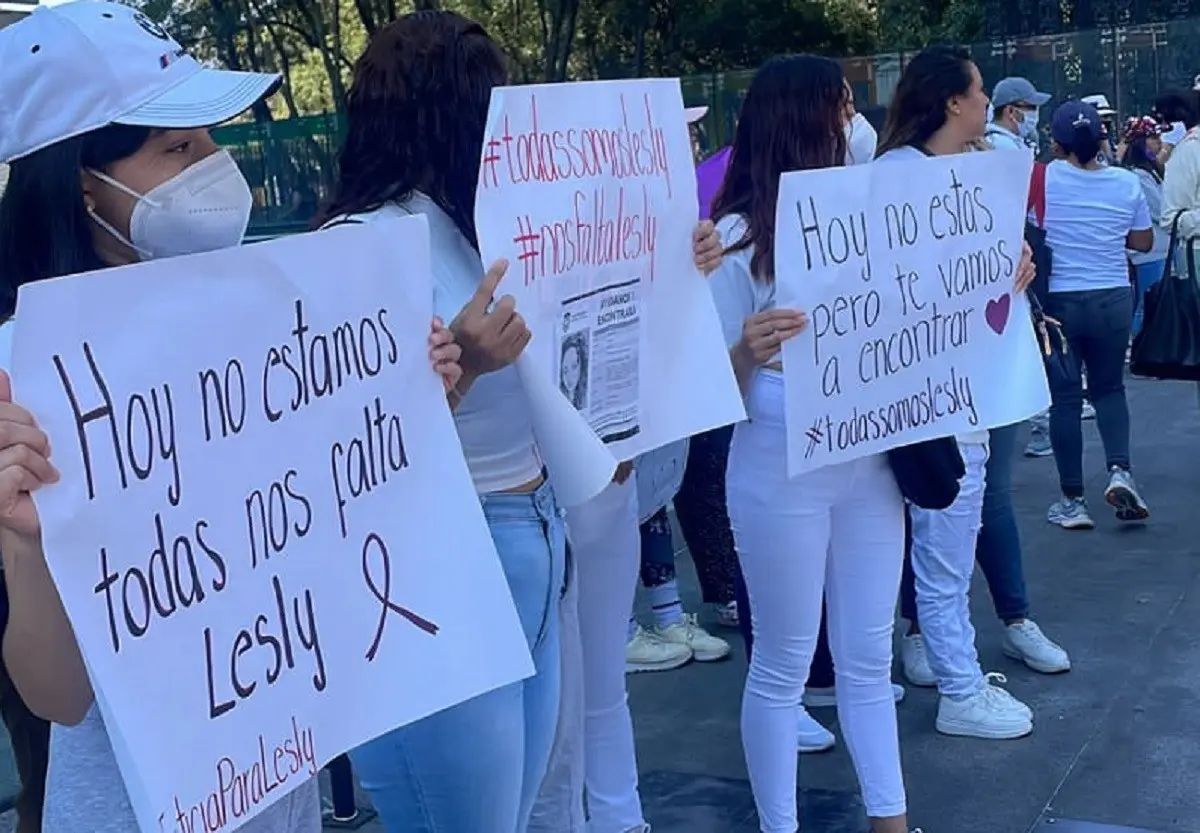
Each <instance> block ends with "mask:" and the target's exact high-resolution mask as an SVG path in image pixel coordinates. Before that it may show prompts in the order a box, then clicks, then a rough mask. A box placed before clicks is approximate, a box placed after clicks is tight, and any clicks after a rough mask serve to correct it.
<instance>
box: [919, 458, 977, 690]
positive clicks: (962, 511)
mask: <svg viewBox="0 0 1200 833" xmlns="http://www.w3.org/2000/svg"><path fill="white" fill-rule="evenodd" d="M958 448H959V451H960V452H962V457H963V462H964V463H965V464H966V468H967V473H966V474H965V475H963V479H962V483H961V485H960V486H959V491H958V497H957V498H956V499H955V501H954V503H952V504H951V505H950V507H949V508H947V509H943V510H941V511H932V510H929V509H919V508H917V507H915V506H914V507H912V508H910V510H909V514H910V517H911V518H912V568H913V575H914V577H915V578H916V581H915V586H916V589H917V616H918V618H919V619H920V621H921V634H922V635H923V636H924V638H925V651H926V653H927V655H928V656H929V669H930V670H931V671H932V672H933V674H934V676H935V677H937V681H938V691H939V692H941V693H942V694H943V695H945V696H947V697H965V696H966V695H968V694H974V693H975V692H976V691H978V690H979V689H980V687H981V686H983V685H984V679H983V671H982V670H981V669H980V667H979V655H978V654H977V653H976V652H975V628H974V627H972V625H971V607H970V595H969V594H970V590H971V576H972V575H973V574H974V572H975V542H976V539H977V538H978V537H979V527H980V526H981V520H980V518H981V514H982V512H983V490H984V486H985V485H986V484H985V480H986V470H987V460H988V446H987V443H986V442H983V443H959V446H958Z"/></svg>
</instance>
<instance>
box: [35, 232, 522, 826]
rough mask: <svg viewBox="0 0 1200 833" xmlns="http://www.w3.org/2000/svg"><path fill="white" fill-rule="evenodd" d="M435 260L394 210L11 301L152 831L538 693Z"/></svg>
mask: <svg viewBox="0 0 1200 833" xmlns="http://www.w3.org/2000/svg"><path fill="white" fill-rule="evenodd" d="M429 257H430V255H429V232H428V227H427V226H426V223H425V220H424V218H420V217H414V218H410V219H404V220H395V221H389V222H381V223H377V224H371V225H359V226H345V227H339V228H337V229H332V230H330V231H324V232H318V233H314V234H308V235H301V236H297V237H293V238H290V239H286V240H280V241H275V242H271V243H263V244H258V245H254V246H246V247H242V248H238V249H230V250H227V251H223V252H216V253H212V254H207V255H200V256H195V257H188V258H178V259H171V260H165V261H157V262H150V263H146V264H139V265H136V266H131V267H126V268H122V269H116V270H110V271H105V272H97V273H93V274H86V275H80V276H76V277H71V278H64V279H61V280H55V281H45V282H41V283H35V284H31V285H27V286H25V287H22V289H21V293H20V297H19V300H18V315H17V322H16V333H15V336H14V345H13V363H14V364H13V376H14V387H15V398H16V399H17V401H19V402H21V403H22V404H24V405H25V406H26V407H28V408H29V409H30V410H31V411H32V412H33V413H34V415H35V416H36V418H37V420H38V422H39V423H40V424H41V426H42V427H43V428H44V429H45V431H46V433H47V434H48V435H49V436H50V440H51V443H52V446H53V448H54V457H53V459H54V462H55V463H56V465H57V466H58V467H59V469H60V471H61V472H62V481H61V483H59V484H57V485H55V486H52V487H49V488H46V489H44V490H42V491H39V492H38V493H37V496H36V501H37V507H38V512H39V515H40V517H41V521H42V526H43V542H44V547H45V551H46V558H47V561H48V563H49V566H50V571H51V574H52V575H53V578H54V581H55V584H56V585H57V587H58V590H59V594H60V595H61V597H62V600H63V603H64V605H65V607H66V610H67V614H68V616H69V617H70V619H71V622H72V625H73V626H74V629H75V633H76V634H77V635H78V638H79V642H80V647H81V649H82V652H83V655H84V659H85V661H86V662H87V664H88V667H89V670H90V673H91V675H92V679H93V683H94V685H95V687H96V689H97V702H98V704H99V705H100V708H101V713H102V715H103V717H104V719H105V722H106V723H107V726H108V729H109V732H110V734H111V735H113V738H112V740H113V747H114V750H115V751H116V752H117V757H118V761H119V763H120V765H121V770H122V774H123V776H124V778H125V780H126V782H127V784H128V785H129V789H128V792H129V794H130V798H131V800H132V802H133V804H134V809H135V811H136V813H137V816H138V821H139V824H140V826H141V828H142V830H143V831H145V833H150V831H154V833H161V831H178V833H191V831H196V830H231V829H234V828H236V827H238V826H240V825H241V824H243V823H244V822H246V821H247V820H248V819H250V818H251V817H253V816H255V815H256V814H258V813H259V812H261V811H262V810H263V809H264V808H265V807H267V806H268V805H270V804H271V803H273V802H274V801H276V800H278V799H279V798H280V797H281V796H283V795H284V794H286V793H288V792H289V791H290V790H292V789H294V788H295V787H297V786H299V785H300V784H301V783H303V782H304V781H305V780H306V779H308V778H309V777H311V776H314V775H316V773H317V771H318V769H319V768H320V767H321V766H322V765H323V764H325V763H326V762H328V761H329V760H330V759H331V758H333V757H334V756H336V755H338V754H340V753H342V752H344V751H346V750H347V749H350V748H353V747H355V746H357V745H359V744H361V743H363V742H365V741H367V740H369V739H371V738H373V737H376V736H378V735H380V734H383V733H384V732H386V731H388V730H390V729H392V728H394V727H397V726H400V725H403V724H406V723H409V722H412V721H414V720H418V719H420V718H422V717H425V716H427V715H429V714H431V713H433V712H436V711H439V710H441V709H444V708H446V707H448V706H451V705H454V704H456V703H459V702H462V701H464V700H466V699H469V698H471V697H474V696H476V695H478V694H481V693H483V692H486V691H489V690H492V689H494V688H497V687H499V686H502V685H505V684H508V683H511V682H514V681H516V680H519V679H521V678H524V677H527V676H529V675H530V674H531V673H532V672H533V666H532V663H531V661H530V657H529V652H528V649H527V647H526V642H525V638H524V635H523V632H522V629H521V625H520V622H519V620H518V618H517V615H516V611H515V609H514V607H513V603H512V598H511V595H510V593H509V590H508V584H507V582H506V581H505V578H504V575H503V572H502V570H501V567H500V563H499V560H498V558H497V556H496V551H495V549H494V547H493V545H492V540H491V537H490V535H489V532H488V529H487V526H486V523H485V520H484V517H483V513H482V508H481V506H480V504H479V500H478V497H477V495H476V494H475V490H474V488H473V486H472V483H471V479H470V476H469V474H468V472H467V467H466V463H465V462H464V460H463V457H462V451H461V448H460V445H459V441H458V436H457V433H456V432H455V428H454V424H453V421H452V418H451V415H450V413H449V410H448V408H447V406H446V401H445V395H444V392H443V390H442V385H441V380H440V379H439V378H438V377H437V376H436V375H435V374H434V373H433V371H432V370H431V369H430V367H429V358H428V345H427V339H428V336H429V327H430V320H431V317H432V298H433V290H432V279H431V275H430V261H429ZM464 576H467V577H469V581H466V582H465V583H464Z"/></svg>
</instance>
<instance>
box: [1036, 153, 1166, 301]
mask: <svg viewBox="0 0 1200 833" xmlns="http://www.w3.org/2000/svg"><path fill="white" fill-rule="evenodd" d="M1044 225H1045V229H1046V243H1047V245H1049V246H1050V249H1051V251H1053V252H1054V258H1053V265H1052V266H1051V269H1050V292H1051V293H1054V292H1086V291H1088V290H1092V289H1119V288H1121V287H1126V286H1129V268H1128V266H1127V265H1126V263H1127V261H1126V254H1125V237H1126V236H1127V235H1128V234H1129V232H1131V231H1144V230H1146V229H1149V228H1151V226H1152V225H1153V223H1152V221H1151V219H1150V207H1149V206H1148V205H1147V204H1146V195H1145V194H1144V193H1142V184H1141V182H1140V181H1139V180H1138V178H1137V176H1136V175H1134V174H1133V173H1132V172H1131V171H1127V170H1125V169H1124V168H1118V167H1112V166H1109V167H1103V168H1098V169H1096V170H1086V169H1084V168H1078V167H1076V166H1074V165H1072V164H1071V163H1070V162H1066V161H1064V160H1061V159H1060V160H1057V161H1055V162H1051V163H1050V164H1049V165H1048V166H1047V167H1046V221H1045V224H1044Z"/></svg>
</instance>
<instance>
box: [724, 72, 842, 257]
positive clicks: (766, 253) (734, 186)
mask: <svg viewBox="0 0 1200 833" xmlns="http://www.w3.org/2000/svg"><path fill="white" fill-rule="evenodd" d="M846 99H847V93H846V86H845V80H844V76H843V74H842V67H841V65H840V64H838V63H837V62H836V61H831V60H830V59H828V58H821V57H819V56H816V55H791V56H787V57H782V58H772V59H771V60H769V61H767V62H766V63H765V64H763V66H762V67H761V68H760V69H759V70H758V72H757V73H756V74H755V76H754V80H753V81H751V82H750V89H749V90H747V91H746V100H745V101H744V102H742V112H741V115H740V116H739V117H738V124H737V132H736V133H735V134H734V138H733V149H732V151H731V152H730V156H729V167H728V168H727V169H726V171H725V181H724V182H723V183H722V184H721V188H720V190H719V191H718V192H717V196H716V198H715V199H714V200H713V210H712V216H713V220H714V221H720V220H721V218H723V217H726V216H729V215H739V216H742V217H744V218H745V220H746V233H745V234H744V235H742V238H741V239H740V240H738V241H737V242H736V243H733V244H732V245H731V246H730V247H729V249H728V251H730V252H736V251H740V250H743V249H747V248H753V255H751V259H750V269H751V271H752V272H753V274H754V277H755V279H756V280H763V281H772V280H774V279H775V202H776V199H777V198H778V196H779V177H780V176H782V175H783V174H784V173H786V172H788V171H803V170H810V169H814V168H830V167H833V166H835V165H844V164H845V159H846V134H845V132H844V129H843V125H842V119H843V114H844V112H845V107H846Z"/></svg>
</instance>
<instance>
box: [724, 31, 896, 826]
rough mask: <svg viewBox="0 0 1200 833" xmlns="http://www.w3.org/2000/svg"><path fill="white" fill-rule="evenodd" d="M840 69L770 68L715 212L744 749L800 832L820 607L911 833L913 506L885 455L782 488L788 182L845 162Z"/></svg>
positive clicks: (771, 822)
mask: <svg viewBox="0 0 1200 833" xmlns="http://www.w3.org/2000/svg"><path fill="white" fill-rule="evenodd" d="M847 100H848V99H847V93H846V89H845V86H844V79H843V75H842V70H841V68H840V67H839V65H838V64H837V63H836V62H834V61H831V60H828V59H826V58H818V57H813V56H808V55H801V56H791V57H786V58H775V59H773V60H771V61H768V62H767V63H766V64H765V65H764V66H763V67H762V68H761V69H760V70H759V71H758V74H757V75H756V76H755V78H754V80H753V81H752V82H751V84H750V89H749V91H748V92H747V94H746V99H745V102H744V103H743V104H742V112H741V117H740V119H739V121H738V126H737V133H736V136H735V138H734V143H733V152H732V156H731V158H730V163H729V169H728V171H727V173H726V175H725V183H724V186H723V187H722V189H721V192H720V194H719V195H718V197H717V199H716V202H715V204H714V207H713V216H714V218H716V219H717V220H718V223H717V229H718V231H719V232H721V234H722V236H723V239H724V242H725V245H726V247H727V249H726V257H725V261H724V263H723V264H722V266H721V267H720V268H719V269H718V270H717V271H716V272H715V273H714V274H713V277H712V279H711V286H712V290H713V296H714V298H715V300H716V303H717V311H718V313H719V314H720V317H721V323H722V326H723V328H724V330H725V335H726V341H727V342H728V344H729V347H730V356H731V359H732V361H733V365H734V370H735V372H736V373H737V376H738V381H739V382H740V383H741V385H742V388H743V390H744V391H745V394H746V410H747V413H748V415H749V420H748V421H747V422H742V423H739V424H738V426H737V427H736V428H735V429H734V435H733V444H732V446H731V448H730V452H729V470H728V475H727V479H726V493H727V498H728V505H729V518H730V521H731V524H732V527H733V537H734V542H735V544H736V547H737V552H738V559H739V561H740V562H741V566H742V571H743V573H744V575H745V579H746V588H747V590H748V591H749V598H750V607H751V610H752V611H753V623H754V652H753V654H752V656H751V661H750V672H749V674H748V676H747V678H746V688H745V694H744V697H743V700H742V743H743V745H744V746H745V752H746V765H747V769H748V770H749V773H750V782H751V786H752V787H753V790H754V801H755V804H756V805H757V807H758V816H759V823H760V825H761V829H762V830H763V831H764V833H793V831H796V830H798V829H799V822H798V818H797V808H796V719H797V715H798V713H799V708H800V704H801V695H802V694H803V692H804V683H805V679H806V678H807V676H808V669H809V665H810V663H811V661H812V656H813V652H814V649H815V646H816V641H817V632H818V630H819V627H820V622H821V603H822V599H823V598H824V600H825V603H826V606H827V613H828V627H829V646H830V649H831V651H832V653H833V659H834V670H835V674H836V678H837V698H838V713H839V717H840V719H841V724H842V729H843V732H844V733H845V736H846V742H847V746H848V747H849V749H850V753H851V757H852V758H853V761H854V765H855V769H856V771H857V772H858V777H859V783H860V786H861V788H862V792H863V800H864V803H865V804H866V809H867V815H868V816H870V818H871V825H872V830H873V831H875V833H907V829H908V828H907V823H906V821H907V820H906V802H905V794H904V782H903V778H902V776H901V771H900V750H899V741H898V738H897V735H896V707H895V704H894V702H893V699H892V698H893V694H892V682H891V661H892V641H891V640H892V617H893V613H894V611H895V605H896V591H897V588H898V587H899V585H900V567H901V563H902V561H903V556H904V504H903V500H902V499H901V496H900V491H899V489H898V487H897V486H896V481H895V478H894V477H893V476H892V472H891V469H890V468H889V466H888V463H887V460H886V458H885V457H884V456H883V455H874V456H870V457H866V458H863V459H860V460H855V461H852V462H849V463H841V464H835V465H831V466H827V467H825V468H822V469H818V470H817V471H814V472H811V473H809V474H805V475H801V476H800V477H797V478H794V479H792V478H789V477H788V474H787V464H786V460H787V454H786V450H787V431H786V427H785V419H784V400H783V374H782V373H781V372H780V371H781V365H780V364H779V358H778V351H779V346H780V344H781V343H782V342H783V341H785V340H787V339H788V338H790V337H792V336H794V335H796V334H797V333H798V332H800V331H801V330H802V329H803V328H804V327H805V326H806V325H807V318H806V316H805V315H804V313H803V312H800V311H797V310H787V309H778V308H776V307H775V300H774V299H775V291H774V289H775V282H774V275H775V264H774V231H775V204H776V198H777V195H778V192H779V178H780V176H781V175H782V174H783V173H784V172H785V171H794V170H805V169H813V168H828V167H833V166H837V165H841V164H843V163H844V160H845V159H846V156H847V153H846V152H847V141H846V136H845V132H844V129H845V124H846V121H847V115H848V112H849V111H848V109H847V107H846V103H847Z"/></svg>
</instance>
